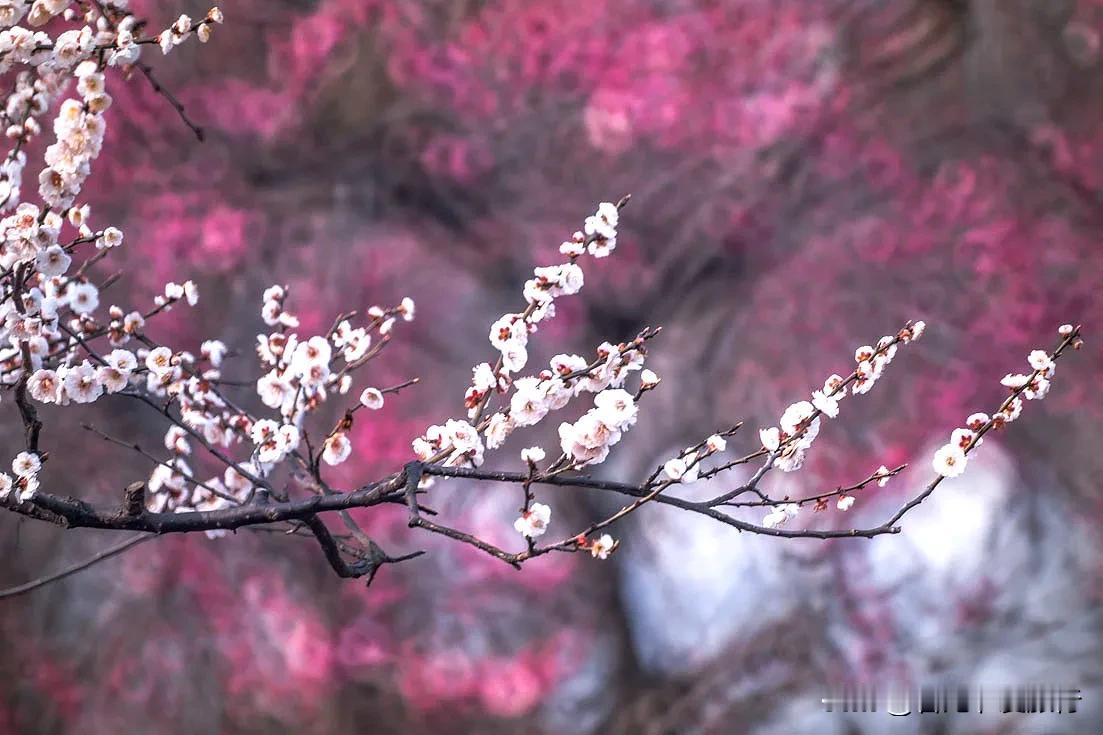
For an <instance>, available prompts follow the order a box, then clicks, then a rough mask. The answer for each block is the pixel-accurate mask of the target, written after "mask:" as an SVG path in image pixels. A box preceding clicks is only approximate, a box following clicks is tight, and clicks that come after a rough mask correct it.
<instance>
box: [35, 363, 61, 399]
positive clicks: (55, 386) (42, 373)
mask: <svg viewBox="0 0 1103 735" xmlns="http://www.w3.org/2000/svg"><path fill="white" fill-rule="evenodd" d="M60 388H61V381H60V380H59V379H58V375H57V373H56V372H54V371H53V370H36V371H34V373H33V374H32V375H31V377H30V378H29V379H28V380H27V392H28V393H30V394H31V398H33V399H35V400H36V401H39V402H40V403H53V402H55V401H56V400H57V394H58V390H59V389H60Z"/></svg>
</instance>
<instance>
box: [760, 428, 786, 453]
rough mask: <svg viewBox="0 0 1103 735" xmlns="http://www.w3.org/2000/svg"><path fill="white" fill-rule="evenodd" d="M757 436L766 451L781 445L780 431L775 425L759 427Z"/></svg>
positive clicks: (773, 449) (771, 450)
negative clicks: (765, 427) (764, 427)
mask: <svg viewBox="0 0 1103 735" xmlns="http://www.w3.org/2000/svg"><path fill="white" fill-rule="evenodd" d="M758 438H759V440H760V441H761V442H762V448H763V449H765V450H766V451H768V452H773V451H776V450H777V448H778V447H779V446H781V432H779V431H778V430H777V427H775V426H771V427H770V428H768V429H759V430H758Z"/></svg>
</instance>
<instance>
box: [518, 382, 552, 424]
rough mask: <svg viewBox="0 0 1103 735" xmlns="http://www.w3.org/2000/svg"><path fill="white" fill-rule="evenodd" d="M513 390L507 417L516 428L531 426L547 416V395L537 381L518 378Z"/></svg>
mask: <svg viewBox="0 0 1103 735" xmlns="http://www.w3.org/2000/svg"><path fill="white" fill-rule="evenodd" d="M513 389H514V393H513V396H512V398H511V399H510V403H509V415H510V417H511V418H512V419H513V422H514V423H515V424H516V425H517V426H532V425H533V424H535V423H537V422H539V421H540V420H541V419H542V418H544V416H546V415H547V413H548V402H547V395H546V392H545V390H544V387H543V386H542V384H541V381H540V380H539V379H537V378H520V379H518V380H516V381H514V383H513Z"/></svg>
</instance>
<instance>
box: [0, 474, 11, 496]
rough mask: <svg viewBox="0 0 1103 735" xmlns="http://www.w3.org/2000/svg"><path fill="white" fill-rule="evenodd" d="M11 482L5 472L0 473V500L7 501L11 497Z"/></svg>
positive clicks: (9, 476)
mask: <svg viewBox="0 0 1103 735" xmlns="http://www.w3.org/2000/svg"><path fill="white" fill-rule="evenodd" d="M11 488H12V480H11V475H9V474H8V473H7V472H0V500H7V499H8V496H9V495H11Z"/></svg>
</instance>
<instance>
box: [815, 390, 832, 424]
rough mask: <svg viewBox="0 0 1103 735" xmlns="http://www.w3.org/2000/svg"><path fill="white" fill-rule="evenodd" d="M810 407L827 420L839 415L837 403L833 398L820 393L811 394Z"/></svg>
mask: <svg viewBox="0 0 1103 735" xmlns="http://www.w3.org/2000/svg"><path fill="white" fill-rule="evenodd" d="M812 405H813V406H815V407H816V408H818V409H819V410H820V411H822V412H823V414H824V415H825V416H827V417H828V418H832V419H833V418H835V417H837V416H838V415H839V401H838V399H837V398H835V397H834V396H829V395H827V394H825V393H823V392H822V391H818V390H817V391H813V392H812Z"/></svg>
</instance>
